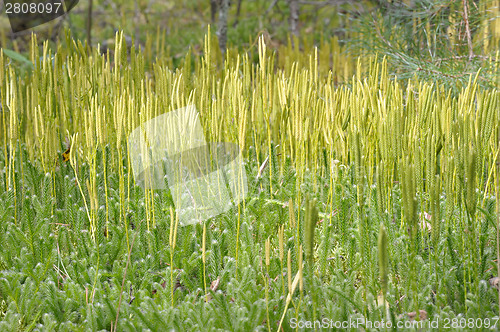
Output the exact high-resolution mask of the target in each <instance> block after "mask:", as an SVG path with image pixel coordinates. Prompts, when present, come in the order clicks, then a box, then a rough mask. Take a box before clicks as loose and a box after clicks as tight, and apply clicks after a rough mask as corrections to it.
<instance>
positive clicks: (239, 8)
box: [233, 0, 241, 28]
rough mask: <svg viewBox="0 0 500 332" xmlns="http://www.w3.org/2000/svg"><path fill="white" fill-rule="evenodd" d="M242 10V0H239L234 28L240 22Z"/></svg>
mask: <svg viewBox="0 0 500 332" xmlns="http://www.w3.org/2000/svg"><path fill="white" fill-rule="evenodd" d="M240 12H241V0H238V5H237V7H236V19H235V20H234V23H233V28H234V27H236V26H237V25H238V22H239V20H240Z"/></svg>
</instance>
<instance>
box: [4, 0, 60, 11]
mask: <svg viewBox="0 0 500 332" xmlns="http://www.w3.org/2000/svg"><path fill="white" fill-rule="evenodd" d="M60 10H61V11H62V10H64V9H63V8H62V2H55V1H54V3H52V2H50V1H49V2H47V3H43V2H31V3H27V2H25V3H12V2H7V1H6V3H5V13H6V14H52V13H55V14H57V13H59V11H60Z"/></svg>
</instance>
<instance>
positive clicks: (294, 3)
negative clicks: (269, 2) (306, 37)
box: [288, 0, 299, 42]
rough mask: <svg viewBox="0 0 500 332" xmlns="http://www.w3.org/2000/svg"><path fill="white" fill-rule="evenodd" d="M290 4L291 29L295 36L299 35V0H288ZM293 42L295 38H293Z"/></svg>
mask: <svg viewBox="0 0 500 332" xmlns="http://www.w3.org/2000/svg"><path fill="white" fill-rule="evenodd" d="M288 5H289V6H290V17H289V22H288V24H289V29H290V33H291V34H292V35H294V36H298V35H299V2H298V0H288ZM292 42H293V39H292Z"/></svg>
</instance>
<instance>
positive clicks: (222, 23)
mask: <svg viewBox="0 0 500 332" xmlns="http://www.w3.org/2000/svg"><path fill="white" fill-rule="evenodd" d="M219 1H220V2H219V5H220V8H219V23H218V25H217V35H218V37H219V48H220V51H221V53H222V54H225V53H226V43H227V14H228V11H229V0H219Z"/></svg>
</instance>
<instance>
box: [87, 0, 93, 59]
mask: <svg viewBox="0 0 500 332" xmlns="http://www.w3.org/2000/svg"><path fill="white" fill-rule="evenodd" d="M92 5H93V0H89V7H88V9H87V48H88V50H89V51H90V50H91V47H92Z"/></svg>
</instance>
